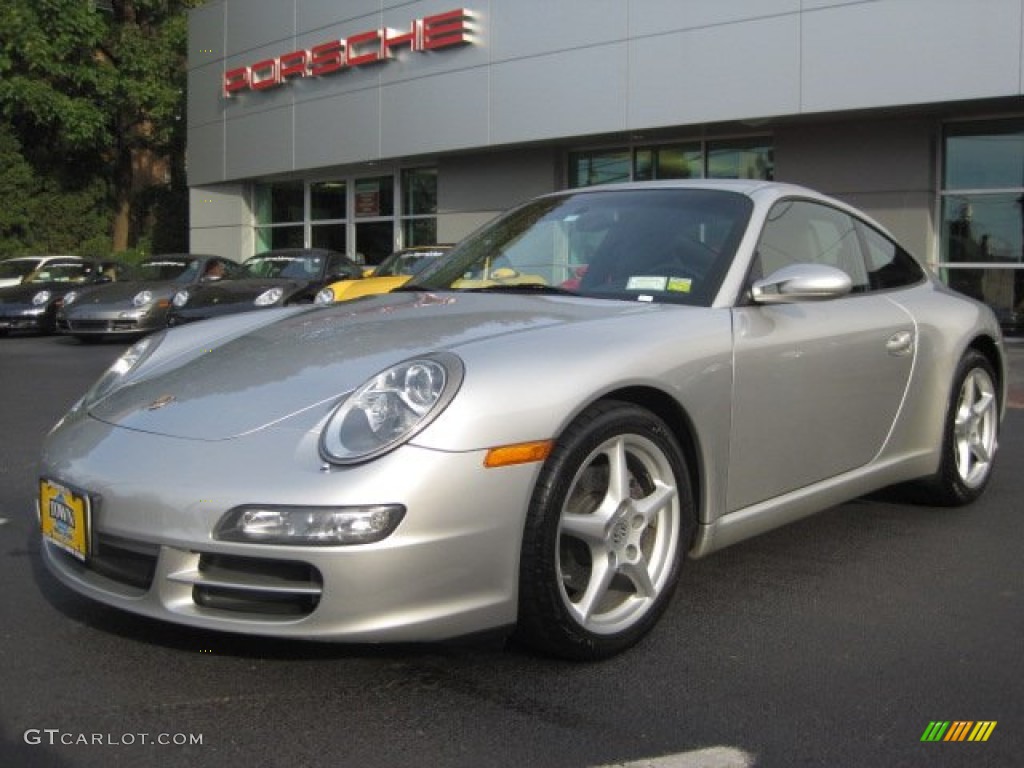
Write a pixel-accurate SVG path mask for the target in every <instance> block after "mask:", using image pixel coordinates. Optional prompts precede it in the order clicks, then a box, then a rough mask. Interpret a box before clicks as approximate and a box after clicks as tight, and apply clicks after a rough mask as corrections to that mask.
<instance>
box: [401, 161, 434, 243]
mask: <svg viewBox="0 0 1024 768" xmlns="http://www.w3.org/2000/svg"><path fill="white" fill-rule="evenodd" d="M402 243H403V244H404V245H405V247H406V248H408V247H411V246H414V245H434V244H435V243H437V169H436V168H408V169H406V170H404V171H402Z"/></svg>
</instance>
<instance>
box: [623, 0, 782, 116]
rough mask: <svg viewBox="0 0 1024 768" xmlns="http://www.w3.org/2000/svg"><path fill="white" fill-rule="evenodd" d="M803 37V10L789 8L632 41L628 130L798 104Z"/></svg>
mask: <svg viewBox="0 0 1024 768" xmlns="http://www.w3.org/2000/svg"><path fill="white" fill-rule="evenodd" d="M799 41H800V19H799V16H796V15H788V16H774V17H765V18H761V19H756V20H754V21H746V22H738V23H735V24H723V25H718V26H710V27H701V28H698V29H691V30H686V31H682V32H674V33H671V34H666V35H658V36H656V37H650V38H647V39H645V40H644V41H643V43H642V44H640V45H633V46H631V48H630V65H629V127H630V129H632V130H642V129H644V128H648V127H655V126H670V125H679V124H692V123H701V122H710V121H715V120H730V119H735V118H736V117H737V116H738V115H739V116H747V117H751V118H758V117H766V116H770V115H779V114H788V113H792V112H795V111H797V109H798V108H799V104H800V50H799ZM723 51H728V55H727V56H723V55H722V52H723Z"/></svg>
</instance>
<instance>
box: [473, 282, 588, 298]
mask: <svg viewBox="0 0 1024 768" xmlns="http://www.w3.org/2000/svg"><path fill="white" fill-rule="evenodd" d="M462 290H463V291H465V292H466V293H549V294H553V295H556V296H575V295H576V292H575V291H570V290H567V289H565V288H559V287H557V286H554V285H541V284H540V283H506V284H503V285H483V286H480V287H478V288H463V289H462Z"/></svg>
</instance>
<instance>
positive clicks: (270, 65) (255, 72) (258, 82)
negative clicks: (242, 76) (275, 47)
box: [249, 59, 281, 91]
mask: <svg viewBox="0 0 1024 768" xmlns="http://www.w3.org/2000/svg"><path fill="white" fill-rule="evenodd" d="M279 61H280V60H279V59H264V60H263V61H257V62H256V63H255V64H253V65H252V66H251V67H249V69H250V72H249V87H250V88H252V89H254V90H257V91H263V90H266V89H267V88H273V87H274V86H275V85H280V83H281V73H280V70H279V69H278V62H279Z"/></svg>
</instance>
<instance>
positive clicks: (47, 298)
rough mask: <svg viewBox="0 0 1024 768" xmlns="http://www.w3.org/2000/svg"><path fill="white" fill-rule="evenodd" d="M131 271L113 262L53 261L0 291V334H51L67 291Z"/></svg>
mask: <svg viewBox="0 0 1024 768" xmlns="http://www.w3.org/2000/svg"><path fill="white" fill-rule="evenodd" d="M131 272H132V268H131V267H129V266H128V265H127V264H122V263H121V262H116V261H100V262H96V261H86V260H84V259H79V258H75V257H70V258H67V259H53V260H50V261H47V262H46V263H45V264H44V265H43V266H42V267H40V268H39V269H37V270H35V271H34V272H32V273H30V274H28V275H27V276H26V277H25V278H24V279H23V280H22V281H21V282H20V283H18V284H17V285H9V286H6V287H3V288H0V335H6V334H7V333H8V332H9V331H35V332H40V333H53V332H54V331H55V330H56V326H57V312H58V310H59V309H60V307H61V305H62V304H63V303H64V297H65V296H66V295H67V294H68V293H69V292H70V291H74V290H77V289H79V288H81V287H82V286H87V285H97V284H100V283H111V282H116V281H118V280H125V279H127V278H129V277H130V276H131Z"/></svg>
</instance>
